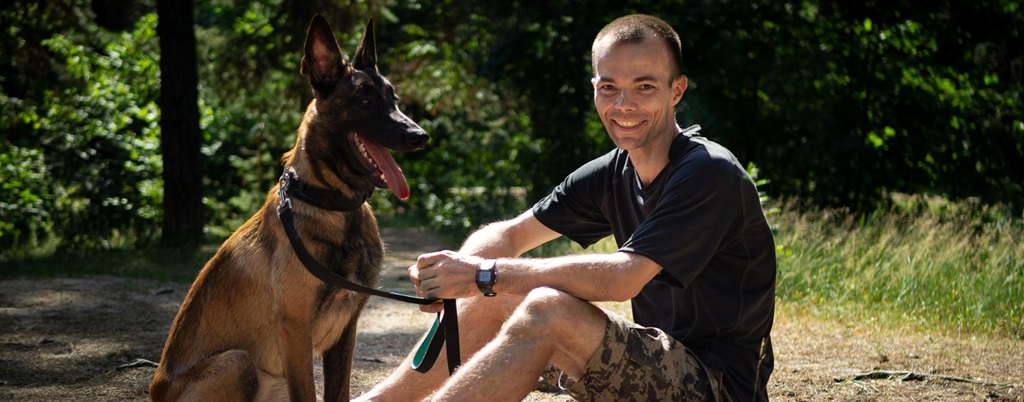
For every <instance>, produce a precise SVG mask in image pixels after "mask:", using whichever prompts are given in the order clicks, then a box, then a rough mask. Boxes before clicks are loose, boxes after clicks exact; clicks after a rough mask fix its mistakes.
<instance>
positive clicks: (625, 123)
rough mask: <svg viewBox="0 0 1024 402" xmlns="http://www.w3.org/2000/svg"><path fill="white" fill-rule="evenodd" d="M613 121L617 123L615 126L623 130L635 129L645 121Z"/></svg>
mask: <svg viewBox="0 0 1024 402" xmlns="http://www.w3.org/2000/svg"><path fill="white" fill-rule="evenodd" d="M612 121H614V122H615V125H617V126H619V127H622V128H634V127H637V126H639V125H640V124H641V123H643V122H644V121H643V120H612Z"/></svg>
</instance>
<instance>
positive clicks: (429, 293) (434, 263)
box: [409, 250, 484, 313]
mask: <svg viewBox="0 0 1024 402" xmlns="http://www.w3.org/2000/svg"><path fill="white" fill-rule="evenodd" d="M483 262H484V259H483V258H480V257H476V256H472V255H463V254H459V253H456V252H454V251H450V250H444V251H438V252H433V253H425V254H420V256H419V257H418V258H417V259H416V265H413V266H411V267H409V279H410V280H411V281H412V284H413V286H415V287H416V294H417V295H419V296H421V297H428V298H438V299H457V298H467V297H476V296H480V295H481V294H482V293H480V289H479V288H478V287H477V286H476V271H477V270H478V269H479V268H480V264H482V263H483ZM441 309H442V305H441V303H440V301H439V302H437V303H434V304H431V305H427V306H420V310H421V311H424V312H430V313H436V312H438V311H441Z"/></svg>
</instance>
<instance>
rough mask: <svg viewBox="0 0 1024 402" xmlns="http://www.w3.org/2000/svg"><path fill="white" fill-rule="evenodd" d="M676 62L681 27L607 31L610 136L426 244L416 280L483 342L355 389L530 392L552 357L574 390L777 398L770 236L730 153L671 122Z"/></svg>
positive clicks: (598, 46) (604, 104)
mask: <svg viewBox="0 0 1024 402" xmlns="http://www.w3.org/2000/svg"><path fill="white" fill-rule="evenodd" d="M681 63H682V62H681V51H680V40H679V36H678V35H677V34H676V32H675V31H674V30H673V29H672V28H671V27H670V26H669V25H668V24H666V23H665V22H664V21H662V20H660V19H658V18H655V17H651V16H646V15H630V16H626V17H622V18H619V19H617V20H615V21H613V22H611V23H610V24H608V25H607V26H606V27H605V28H604V29H602V30H601V31H600V33H598V35H597V38H596V39H595V40H594V45H593V68H594V74H595V76H594V77H593V79H592V83H593V86H594V105H595V107H596V108H597V111H598V113H599V114H600V116H601V120H602V121H603V122H604V127H605V129H606V131H607V132H608V135H609V137H610V138H611V139H612V141H613V142H614V143H615V146H616V148H615V149H614V150H612V151H611V152H609V153H608V154H605V155H603V156H601V157H598V158H597V159H594V160H593V161H591V162H589V163H587V164H585V165H583V166H582V167H580V168H579V169H577V170H576V171H575V172H573V173H572V174H570V175H569V176H568V177H567V178H566V179H565V180H564V181H563V182H562V183H561V184H560V185H558V186H557V187H556V188H555V189H554V190H553V191H552V193H551V194H550V195H548V196H547V197H545V198H544V199H542V200H540V201H539V202H538V203H537V204H536V205H534V207H533V208H532V209H531V210H528V211H526V212H524V213H523V214H521V215H519V216H518V217H516V218H513V219H511V220H508V221H503V222H497V223H492V224H490V225H487V226H485V227H483V228H481V229H480V230H478V231H477V232H475V233H473V234H472V235H470V237H469V238H468V239H466V242H465V243H464V244H463V246H462V247H461V248H460V250H459V251H458V252H454V251H440V252H435V253H427V254H423V255H421V256H420V257H419V259H418V260H417V263H416V265H414V266H412V267H410V268H409V273H410V277H411V278H412V281H413V284H414V285H416V288H417V290H418V291H419V293H420V294H421V295H424V296H429V297H437V298H458V299H459V320H460V321H461V322H462V325H461V328H462V337H461V339H462V348H463V349H462V350H463V351H464V353H472V357H470V358H469V360H468V361H467V362H466V364H465V365H463V366H462V367H461V368H460V369H459V370H458V371H457V372H456V373H455V375H454V376H452V377H451V378H448V377H447V373H446V372H445V370H444V369H443V368H442V369H437V368H436V367H444V364H440V363H438V364H436V365H435V366H434V367H435V369H434V370H432V371H430V372H428V373H426V374H423V375H421V374H419V373H416V372H414V371H412V369H411V368H409V365H408V360H407V362H406V364H404V365H403V366H402V367H399V368H398V369H397V370H396V371H395V372H394V373H393V374H392V375H391V376H390V377H389V378H388V379H386V380H385V381H384V382H383V383H381V384H380V385H378V386H377V387H376V388H374V389H373V390H371V391H370V392H369V393H367V394H366V395H363V396H362V398H361V399H365V400H371V399H372V400H393V401H410V400H420V399H422V398H424V397H426V396H429V395H430V394H431V393H433V398H434V399H435V400H442V401H488V402H493V401H520V400H522V399H523V398H524V397H525V396H526V395H527V394H528V393H529V392H531V391H532V390H533V388H534V385H535V383H536V380H537V378H538V376H539V375H540V374H541V373H542V372H543V371H544V369H545V367H546V365H547V364H548V363H552V364H553V365H555V366H556V367H557V368H558V369H560V370H561V371H562V377H561V379H560V381H559V386H560V387H563V389H565V390H566V391H567V392H568V393H569V394H570V395H572V396H573V397H574V398H576V399H578V400H585V401H703V400H726V401H728V400H738V401H750V400H767V398H768V396H767V392H766V390H765V386H766V384H767V382H768V378H769V376H770V375H771V372H772V367H773V362H774V360H773V355H772V348H771V338H770V332H771V327H772V322H773V318H774V295H775V246H774V240H773V239H772V234H771V231H770V229H769V227H768V223H767V221H766V220H765V216H764V213H763V212H762V210H761V206H760V202H759V199H758V194H757V189H756V188H755V186H754V183H753V181H752V180H751V179H750V177H749V176H748V175H747V174H746V171H745V170H744V169H743V167H742V165H741V164H740V163H739V162H738V161H737V160H736V158H735V157H734V156H733V155H732V153H731V152H729V151H728V150H727V149H725V148H723V147H722V146H720V145H718V144H716V143H714V142H711V141H709V140H707V139H705V138H703V137H701V136H700V134H699V130H700V127H698V126H692V127H689V128H687V129H685V130H684V129H682V128H680V127H679V126H678V125H677V123H676V121H675V113H674V110H675V106H676V104H678V103H679V101H680V100H681V99H682V97H683V93H684V92H685V91H686V85H687V79H686V77H685V76H683V75H682V74H681V71H682V68H681ZM609 235H611V236H614V238H615V241H616V243H617V245H618V246H619V250H618V251H616V252H613V253H594V254H581V255H571V256H563V257H555V258H538V259H529V258H518V256H520V255H521V254H522V253H524V252H526V251H528V250H530V249H533V248H534V247H537V246H538V245H540V244H543V243H545V242H548V241H550V240H553V239H555V238H557V237H558V236H566V237H568V238H569V239H571V240H573V241H576V242H577V243H579V244H581V245H583V246H589V245H591V244H593V243H595V242H597V241H598V240H600V239H602V238H604V237H606V236H609ZM609 300H615V301H625V300H630V301H631V304H632V309H633V319H634V321H630V320H628V319H626V318H624V317H621V316H618V315H616V314H614V313H610V312H607V311H604V310H602V309H600V308H598V307H597V306H595V305H594V304H593V303H592V302H595V301H609ZM438 309H439V307H437V306H432V307H428V308H425V310H427V311H437V310H438ZM443 357H444V356H443V354H442V356H441V358H442V359H443ZM411 358H412V356H410V357H409V359H411ZM435 390H436V392H435Z"/></svg>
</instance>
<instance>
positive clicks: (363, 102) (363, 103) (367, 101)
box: [359, 96, 373, 106]
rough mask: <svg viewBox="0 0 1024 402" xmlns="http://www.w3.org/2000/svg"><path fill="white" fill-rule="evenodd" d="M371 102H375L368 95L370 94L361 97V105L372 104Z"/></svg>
mask: <svg viewBox="0 0 1024 402" xmlns="http://www.w3.org/2000/svg"><path fill="white" fill-rule="evenodd" d="M371 103H373V101H371V100H370V97H368V96H367V97H363V98H360V99H359V104H360V105H363V106H370V104H371Z"/></svg>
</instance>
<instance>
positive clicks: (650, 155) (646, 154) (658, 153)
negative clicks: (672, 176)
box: [629, 126, 682, 187]
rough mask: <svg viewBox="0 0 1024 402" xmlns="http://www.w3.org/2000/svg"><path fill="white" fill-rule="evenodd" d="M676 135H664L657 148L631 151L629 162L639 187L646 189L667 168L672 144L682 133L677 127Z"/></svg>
mask: <svg viewBox="0 0 1024 402" xmlns="http://www.w3.org/2000/svg"><path fill="white" fill-rule="evenodd" d="M675 131H676V133H675V134H674V135H666V136H665V137H664V138H666V139H667V140H664V142H663V143H662V144H658V146H654V147H647V148H646V149H644V150H633V151H631V152H630V153H629V161H630V162H631V163H632V164H633V169H634V170H636V176H637V178H638V179H640V185H641V186H643V187H646V186H647V185H649V184H651V182H652V181H654V179H655V178H656V177H658V174H660V173H661V171H662V170H664V169H665V166H668V160H669V157H668V154H669V150H670V149H672V142H674V141H675V138H676V137H677V136H679V133H680V132H681V131H682V130H680V129H679V127H678V126H676V127H675Z"/></svg>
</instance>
